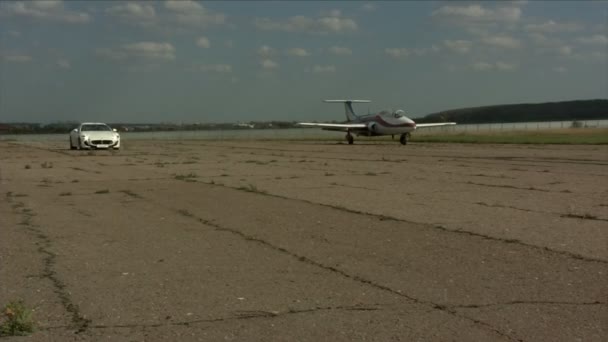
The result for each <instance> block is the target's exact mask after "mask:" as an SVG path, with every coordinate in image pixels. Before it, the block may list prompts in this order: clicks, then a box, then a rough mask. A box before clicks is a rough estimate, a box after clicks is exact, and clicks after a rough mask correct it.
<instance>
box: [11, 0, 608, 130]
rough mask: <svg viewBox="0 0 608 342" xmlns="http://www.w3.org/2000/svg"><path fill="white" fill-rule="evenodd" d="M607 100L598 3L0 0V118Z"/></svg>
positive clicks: (319, 114)
mask: <svg viewBox="0 0 608 342" xmlns="http://www.w3.org/2000/svg"><path fill="white" fill-rule="evenodd" d="M597 98H608V2H606V1H573V2H568V1H546V2H545V1H495V2H491V1H480V2H474V1H466V2H457V1H449V2H447V1H446V2H444V1H424V2H416V1H388V2H364V1H336V2H331V1H319V2H315V1H302V2H297V1H285V2H278V1H272V2H262V1H247V2H238V1H226V2H219V1H211V2H198V1H188V0H178V1H145V2H138V1H124V2H123V1H60V0H53V1H51V0H49V1H6V0H3V1H0V122H42V123H51V122H61V121H101V122H148V123H159V122H172V123H212V122H217V123H219V122H237V121H242V122H248V121H270V120H278V121H311V120H323V121H325V120H344V110H343V108H342V106H341V105H339V104H325V103H322V99H368V100H371V101H372V102H371V103H369V104H358V105H357V106H356V107H355V110H358V111H359V113H362V114H367V113H368V112H375V111H378V110H382V109H398V108H399V109H403V110H405V111H406V113H407V115H408V116H410V117H412V118H416V117H421V116H424V115H426V114H430V113H434V112H438V111H442V110H449V109H456V108H463V107H475V106H485V105H496V104H511V103H538V102H551V101H565V100H575V99H597Z"/></svg>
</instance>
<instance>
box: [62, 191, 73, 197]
mask: <svg viewBox="0 0 608 342" xmlns="http://www.w3.org/2000/svg"><path fill="white" fill-rule="evenodd" d="M59 196H72V193H71V192H69V191H68V192H62V193H60V194H59Z"/></svg>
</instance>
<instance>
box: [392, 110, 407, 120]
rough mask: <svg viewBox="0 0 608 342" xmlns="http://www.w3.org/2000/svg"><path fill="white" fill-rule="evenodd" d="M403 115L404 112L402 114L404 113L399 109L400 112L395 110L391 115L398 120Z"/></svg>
mask: <svg viewBox="0 0 608 342" xmlns="http://www.w3.org/2000/svg"><path fill="white" fill-rule="evenodd" d="M404 115H405V112H404V111H402V110H401V109H400V110H396V111H395V112H394V113H393V116H394V117H396V118H400V117H402V116H404Z"/></svg>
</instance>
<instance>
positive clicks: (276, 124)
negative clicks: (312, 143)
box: [0, 121, 298, 134]
mask: <svg viewBox="0 0 608 342" xmlns="http://www.w3.org/2000/svg"><path fill="white" fill-rule="evenodd" d="M78 125H79V123H78V122H59V123H51V124H46V125H42V124H40V123H0V134H3V133H4V134H53V133H69V132H70V131H71V130H72V129H74V128H76V127H78ZM108 125H109V126H110V127H112V128H116V129H117V130H118V131H120V132H167V131H169V132H170V131H214V130H243V129H252V128H255V129H277V128H279V129H281V128H294V127H298V126H297V122H286V121H269V122H249V123H236V124H235V123H217V124H216V123H193V124H172V123H108Z"/></svg>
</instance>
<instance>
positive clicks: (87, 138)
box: [80, 134, 89, 140]
mask: <svg viewBox="0 0 608 342" xmlns="http://www.w3.org/2000/svg"><path fill="white" fill-rule="evenodd" d="M80 139H82V140H89V137H87V136H86V135H84V134H83V135H81V136H80Z"/></svg>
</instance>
